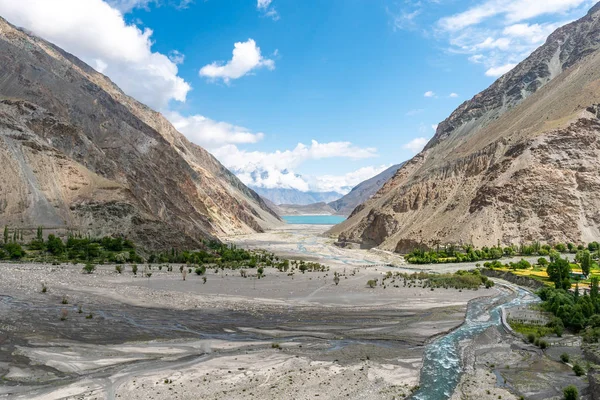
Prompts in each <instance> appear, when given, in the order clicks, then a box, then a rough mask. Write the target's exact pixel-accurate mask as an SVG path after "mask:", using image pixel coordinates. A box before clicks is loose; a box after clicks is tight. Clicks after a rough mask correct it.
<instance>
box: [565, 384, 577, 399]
mask: <svg viewBox="0 0 600 400" xmlns="http://www.w3.org/2000/svg"><path fill="white" fill-rule="evenodd" d="M563 395H564V396H565V400H577V399H579V391H578V390H577V388H576V387H575V386H573V385H569V386H567V387H566V388H564V390H563Z"/></svg>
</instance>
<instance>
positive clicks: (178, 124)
mask: <svg viewBox="0 0 600 400" xmlns="http://www.w3.org/2000/svg"><path fill="white" fill-rule="evenodd" d="M165 115H166V117H167V118H168V119H169V121H171V123H172V124H173V126H174V127H175V128H176V129H177V130H178V131H179V132H181V133H183V134H184V135H185V136H186V137H187V138H188V140H190V141H191V142H193V143H196V144H198V145H200V146H203V147H207V148H209V149H210V148H214V147H215V146H222V145H225V144H244V143H245V144H247V143H257V142H259V141H261V140H262V139H263V138H264V136H265V135H264V134H263V133H262V132H258V133H252V132H250V131H249V130H248V129H246V128H244V127H241V126H236V125H232V124H230V123H227V122H220V121H214V120H212V119H210V118H207V117H205V116H203V115H191V116H189V117H184V116H183V115H181V114H179V113H178V112H168V113H166V114H165Z"/></svg>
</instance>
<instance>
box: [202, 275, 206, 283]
mask: <svg viewBox="0 0 600 400" xmlns="http://www.w3.org/2000/svg"><path fill="white" fill-rule="evenodd" d="M205 283H206V276H203V277H202V284H205Z"/></svg>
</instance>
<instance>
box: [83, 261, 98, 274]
mask: <svg viewBox="0 0 600 400" xmlns="http://www.w3.org/2000/svg"><path fill="white" fill-rule="evenodd" d="M95 270H96V266H95V265H94V264H91V263H87V264H85V267H83V271H84V272H85V273H86V274H93V273H94V271H95Z"/></svg>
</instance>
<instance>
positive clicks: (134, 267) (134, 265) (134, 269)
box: [131, 264, 138, 275]
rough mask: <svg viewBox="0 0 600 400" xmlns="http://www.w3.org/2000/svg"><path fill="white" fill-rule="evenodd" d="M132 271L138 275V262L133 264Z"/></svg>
mask: <svg viewBox="0 0 600 400" xmlns="http://www.w3.org/2000/svg"><path fill="white" fill-rule="evenodd" d="M131 272H133V274H134V275H137V272H138V266H137V265H136V264H133V265H132V266H131Z"/></svg>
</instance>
